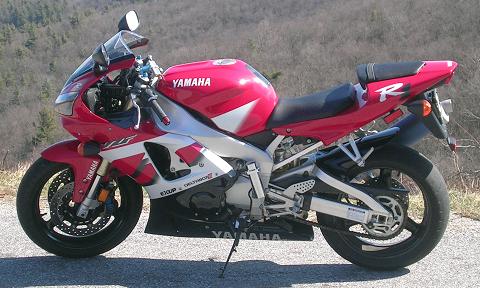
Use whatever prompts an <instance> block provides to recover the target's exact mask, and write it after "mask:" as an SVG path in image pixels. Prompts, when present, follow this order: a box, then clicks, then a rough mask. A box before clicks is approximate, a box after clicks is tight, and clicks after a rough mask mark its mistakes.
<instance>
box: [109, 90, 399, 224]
mask: <svg viewBox="0 0 480 288" xmlns="http://www.w3.org/2000/svg"><path fill="white" fill-rule="evenodd" d="M157 101H158V102H159V104H160V106H161V107H162V108H163V109H164V111H165V113H166V114H167V115H169V117H170V119H171V120H172V121H171V124H170V125H168V126H166V125H163V123H162V121H161V120H160V119H159V118H158V117H157V116H156V114H155V113H151V115H153V117H154V121H155V123H156V125H157V126H158V127H159V128H160V129H161V130H163V131H165V132H167V133H166V134H164V135H161V136H158V137H156V138H154V139H149V140H148V142H152V143H158V144H161V145H163V146H165V147H166V148H168V150H169V153H170V158H171V167H172V169H177V170H181V169H190V170H191V173H190V174H189V175H186V176H183V177H180V178H178V179H175V180H171V181H169V180H166V179H164V178H163V177H162V176H160V177H159V178H160V179H158V181H156V182H155V183H153V185H150V186H146V187H145V190H146V191H147V192H148V194H149V196H150V197H151V198H152V199H156V198H161V197H166V196H168V195H172V194H175V193H179V192H181V191H183V190H185V189H187V187H188V188H191V187H194V186H196V185H199V184H201V183H203V182H206V181H207V180H210V179H214V178H216V177H219V176H222V175H225V174H227V173H230V172H231V171H232V170H233V167H232V166H230V164H229V163H227V162H226V161H225V160H224V159H223V158H222V157H225V158H237V159H242V160H243V161H245V162H246V163H250V164H248V165H247V167H248V170H247V171H246V173H243V174H242V175H240V176H239V177H238V179H237V181H236V182H235V184H234V185H233V186H232V187H231V188H230V189H228V190H227V191H226V201H227V203H228V204H230V205H233V206H235V207H238V208H241V209H244V210H250V214H251V215H250V217H252V218H253V219H257V220H261V219H264V218H271V217H278V216H282V215H293V216H295V217H296V216H299V215H300V213H301V211H302V206H303V200H304V197H303V196H302V194H304V193H306V192H308V191H309V190H311V188H312V187H313V185H306V184H305V185H303V184H302V185H296V184H294V185H292V187H288V188H287V189H283V188H280V187H275V186H274V185H273V186H272V185H270V182H271V181H272V180H276V181H278V180H282V179H285V178H288V177H291V176H292V175H298V174H303V175H305V173H306V174H308V175H311V176H315V177H317V178H318V179H320V180H321V181H323V182H325V183H327V184H329V185H331V186H332V187H334V188H336V189H338V190H340V191H343V192H345V193H347V194H349V195H350V196H352V197H355V198H357V199H360V200H361V201H362V202H363V203H365V204H366V205H367V206H368V207H369V208H370V209H371V210H369V209H361V208H352V207H351V206H350V205H346V204H343V203H337V202H333V201H328V200H324V199H321V198H318V197H312V199H311V204H310V207H308V209H309V210H314V211H317V212H323V213H326V214H331V215H334V216H337V217H341V218H346V219H350V220H354V221H357V222H360V223H368V222H369V221H371V220H372V219H377V218H378V217H379V216H384V218H388V217H389V216H390V214H389V212H388V211H387V210H386V209H385V208H384V207H383V206H382V205H381V204H380V203H378V202H377V201H376V200H375V199H373V198H372V197H370V196H368V195H367V194H365V193H364V192H362V191H360V190H358V189H356V188H354V187H352V186H350V185H348V184H346V183H344V182H342V181H339V180H337V179H336V178H334V177H332V176H330V175H328V174H327V173H325V172H323V171H322V170H321V169H319V168H318V167H317V166H316V165H315V153H314V152H315V151H316V150H317V149H318V148H320V147H322V146H323V144H322V142H316V143H314V144H311V145H309V146H307V147H306V148H305V149H303V150H301V151H299V152H298V153H296V154H294V155H292V156H290V157H288V158H286V159H282V160H281V161H280V162H278V163H274V155H275V150H276V148H277V147H278V145H279V144H280V143H281V142H282V140H283V139H284V138H285V137H284V136H277V137H276V138H275V139H274V140H273V141H272V143H271V144H270V145H269V146H268V147H267V149H266V150H265V151H264V150H261V149H259V148H257V147H255V146H253V145H251V144H249V143H246V142H243V141H240V140H238V139H235V138H232V137H230V136H228V135H226V134H223V133H221V132H219V131H217V130H214V129H212V128H210V127H208V126H207V125H205V124H203V123H201V122H200V121H198V120H197V119H195V118H194V117H193V116H192V115H191V114H190V113H188V112H187V111H185V110H184V109H183V108H182V107H180V106H179V105H177V104H175V103H174V102H172V101H171V100H169V99H168V98H166V97H164V96H162V95H158V99H157ZM195 142H198V143H200V144H201V145H202V146H203V147H204V148H203V149H202V150H201V153H202V154H203V157H204V159H205V160H204V161H203V162H204V163H202V165H195V166H193V167H189V166H188V165H186V164H185V163H183V161H181V159H180V158H179V156H178V155H176V154H175V153H174V152H175V151H177V150H178V149H180V148H182V147H186V146H188V145H191V144H193V143H195ZM139 153H144V155H145V156H144V162H145V164H152V165H153V166H154V168H155V169H156V170H157V168H156V167H155V165H154V164H153V162H152V160H151V159H150V157H149V154H148V151H147V150H146V149H145V146H144V142H137V143H134V144H130V145H125V146H122V147H119V148H115V149H110V150H106V151H102V152H101V153H100V156H102V157H103V158H104V159H105V160H107V161H109V162H113V161H115V160H117V159H121V158H126V157H129V156H133V155H137V154H139ZM301 158H307V160H306V161H304V163H303V164H302V165H300V166H296V167H293V168H290V169H286V170H285V171H283V172H282V173H280V176H276V177H275V179H271V175H272V172H273V171H275V170H279V169H281V168H283V167H284V166H285V165H289V164H290V163H292V162H296V161H297V160H298V159H301ZM156 172H157V174H158V175H160V173H159V171H158V170H157V171H156ZM195 179H203V180H205V181H192V180H195ZM192 182H194V183H192ZM252 183H253V184H254V185H252ZM187 184H188V185H187ZM299 187H301V188H299ZM305 187H310V188H309V189H305ZM166 191H167V192H166ZM251 191H254V192H255V195H257V196H258V197H257V198H255V199H251V197H250V196H249V193H250V192H251ZM266 197H267V198H269V199H271V200H273V201H275V202H276V204H271V205H266V206H264V205H263V203H264V200H265V198H266ZM252 203H254V204H253V206H255V207H252ZM257 206H258V207H257ZM303 208H305V207H303Z"/></svg>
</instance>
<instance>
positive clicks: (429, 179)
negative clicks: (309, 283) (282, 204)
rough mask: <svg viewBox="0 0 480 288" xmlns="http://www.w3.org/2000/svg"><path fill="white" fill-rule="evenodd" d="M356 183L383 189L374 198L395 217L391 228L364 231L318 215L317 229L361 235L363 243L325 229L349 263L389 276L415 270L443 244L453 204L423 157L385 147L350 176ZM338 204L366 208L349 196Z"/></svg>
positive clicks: (368, 227) (369, 227) (367, 227)
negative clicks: (392, 271) (401, 270)
mask: <svg viewBox="0 0 480 288" xmlns="http://www.w3.org/2000/svg"><path fill="white" fill-rule="evenodd" d="M347 177H348V178H349V179H350V181H351V182H352V183H356V184H360V185H365V186H369V187H374V188H380V189H378V190H379V191H384V192H382V193H381V194H377V195H371V196H372V197H375V198H376V199H377V200H378V201H379V202H380V203H382V205H384V206H385V207H386V208H387V210H389V211H390V212H392V214H393V216H394V221H393V222H392V223H391V224H390V225H388V226H373V225H362V224H358V223H355V222H352V221H349V220H344V219H340V218H336V217H332V216H330V215H326V214H322V213H317V219H318V221H319V223H321V224H324V225H328V226H330V227H333V228H336V229H340V230H345V231H352V232H357V233H362V234H364V235H365V237H361V236H358V235H357V236H353V235H347V234H345V233H339V232H333V231H330V230H326V229H322V233H323V235H324V237H325V240H326V241H327V243H328V244H329V245H330V246H331V247H332V248H333V249H334V250H335V251H336V252H337V253H338V254H339V255H340V256H342V257H343V258H345V259H346V260H348V261H350V262H352V263H354V264H357V265H360V266H364V267H368V268H372V269H379V270H389V269H396V268H400V267H405V266H408V265H410V264H413V263H415V262H417V261H419V260H420V259H422V258H423V257H425V256H426V255H427V254H428V253H430V252H431V251H432V249H433V248H434V247H435V246H436V245H437V244H438V242H439V241H440V239H441V237H442V235H443V233H444V231H445V229H446V226H447V223H448V217H449V199H448V193H447V189H446V185H445V182H444V180H443V177H442V175H441V174H440V172H439V171H438V169H437V168H436V167H435V166H434V165H433V164H432V163H431V162H430V161H429V160H428V159H426V158H425V157H424V156H423V155H421V154H419V153H418V152H416V151H415V150H412V149H410V148H407V147H403V146H387V147H384V148H383V149H381V150H379V151H377V152H375V153H374V154H372V155H371V156H370V157H369V158H368V160H367V161H366V165H365V167H358V166H355V167H354V168H352V169H351V170H350V171H348V175H347ZM338 197H339V200H340V201H343V202H347V203H350V204H352V205H359V206H364V204H363V203H361V202H360V201H358V200H356V199H350V198H349V197H348V195H339V196H338Z"/></svg>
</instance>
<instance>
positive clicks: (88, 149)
mask: <svg viewBox="0 0 480 288" xmlns="http://www.w3.org/2000/svg"><path fill="white" fill-rule="evenodd" d="M77 152H78V154H80V155H81V156H94V155H97V154H98V153H100V145H98V144H97V143H95V142H91V141H90V142H86V143H80V144H78V146H77Z"/></svg>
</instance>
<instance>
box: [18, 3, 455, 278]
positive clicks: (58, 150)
mask: <svg viewBox="0 0 480 288" xmlns="http://www.w3.org/2000/svg"><path fill="white" fill-rule="evenodd" d="M138 26H139V21H138V17H137V14H136V12H134V11H130V12H128V13H127V14H126V15H125V16H124V17H123V18H122V20H121V21H120V23H119V25H118V28H119V32H118V33H117V34H116V35H115V36H113V37H112V38H111V39H110V40H108V41H106V42H105V43H104V44H102V45H100V46H98V48H96V49H95V50H94V52H93V54H92V55H91V56H90V57H88V58H87V59H86V60H85V61H84V62H83V63H82V64H81V65H80V66H79V67H78V69H77V70H76V71H75V72H74V73H73V74H72V75H71V76H70V78H69V79H68V80H67V82H66V84H65V86H64V87H63V89H62V91H61V93H60V95H59V96H58V98H57V99H56V101H55V110H56V111H57V112H58V113H59V114H60V117H61V122H62V125H63V127H64V128H65V129H66V130H67V131H68V132H69V133H70V134H71V135H72V136H74V137H75V138H76V139H73V140H67V141H63V142H60V143H57V144H55V145H53V146H51V147H49V148H47V149H46V150H45V151H43V152H42V153H41V157H40V158H39V159H38V160H37V161H36V162H35V163H33V165H32V166H31V167H30V169H29V170H28V172H27V173H26V175H25V176H24V178H23V180H22V182H21V184H20V187H19V191H18V195H17V211H18V217H19V220H20V223H21V225H22V227H23V229H24V230H25V232H26V233H27V235H28V236H29V237H30V238H31V239H32V240H33V241H34V242H35V243H36V244H37V245H38V246H40V247H41V248H43V249H45V250H46V251H48V252H51V253H53V254H56V255H61V256H65V257H90V256H94V255H98V254H100V253H104V252H106V251H108V250H110V249H112V248H114V247H115V246H117V245H118V244H119V243H120V242H122V241H123V240H124V239H125V238H126V237H127V236H128V235H129V233H130V232H131V231H132V229H133V228H134V226H135V225H136V223H137V221H138V219H139V216H140V213H141V211H142V201H143V193H142V188H143V189H145V191H146V192H147V193H148V196H149V197H150V214H149V219H148V224H147V226H146V231H145V232H146V233H152V234H158V235H168V236H178V237H212V238H232V239H234V241H233V242H234V243H233V246H232V250H231V251H230V254H229V256H228V258H227V262H226V263H225V267H226V264H227V263H228V260H229V259H230V256H231V254H232V252H233V251H234V250H235V248H236V246H237V245H238V243H239V240H240V239H250V240H300V241H311V240H313V238H314V233H313V227H319V228H320V229H321V231H322V233H323V236H324V237H325V239H326V241H327V243H328V244H329V245H330V246H331V247H332V248H333V249H334V250H335V251H336V252H337V253H338V254H340V255H341V256H342V257H344V258H345V259H347V260H348V261H351V262H352V263H355V264H358V265H361V266H365V267H369V268H374V269H394V268H398V267H403V266H406V265H410V264H412V263H414V262H416V261H418V260H420V259H422V258H423V257H425V256H426V255H427V254H428V253H429V252H430V251H431V250H432V249H433V248H434V247H435V246H436V245H437V243H438V242H439V240H440V238H441V237H442V235H443V233H444V231H445V228H446V226H447V222H448V216H449V199H448V193H447V189H446V186H445V182H444V180H443V178H442V175H441V174H440V173H439V171H438V169H437V168H436V167H435V165H434V164H432V163H431V162H430V161H429V160H428V159H427V158H425V157H424V156H423V155H421V154H420V153H418V152H416V151H415V150H413V149H412V148H410V146H412V145H413V144H415V143H417V142H418V141H419V140H421V139H422V138H423V137H424V136H425V135H427V133H430V132H431V133H432V134H433V135H434V136H435V137H437V138H439V139H446V140H447V141H448V143H449V145H450V147H451V149H452V150H454V149H455V140H454V139H453V138H451V137H449V136H448V134H447V129H446V123H447V122H448V120H449V116H448V113H450V112H451V111H452V102H451V100H444V101H440V100H439V96H438V94H437V90H436V88H437V87H439V86H441V85H444V84H448V83H449V82H450V80H451V79H452V77H453V74H454V71H455V69H456V68H457V63H455V62H453V61H414V62H401V63H385V64H376V63H369V64H362V65H359V66H358V67H357V74H358V81H359V83H358V84H355V85H352V84H351V83H346V84H342V85H339V86H337V87H334V88H331V89H328V90H326V91H321V92H317V93H314V94H312V95H307V96H303V97H298V98H281V99H279V98H277V95H276V94H275V90H274V88H273V87H272V85H271V84H270V83H269V81H268V80H267V79H266V78H265V77H264V76H263V75H262V74H261V73H259V72H258V71H257V70H255V69H254V68H253V67H252V66H250V65H248V64H246V63H245V62H243V61H241V60H236V59H217V60H207V61H202V62H195V63H189V64H182V65H177V66H173V67H170V68H168V69H167V70H166V71H163V70H162V69H160V68H159V66H158V65H157V64H156V63H155V61H154V60H153V58H152V57H151V56H148V57H145V58H142V57H140V56H135V55H134V54H133V52H132V50H133V49H134V48H137V47H140V46H144V45H146V44H147V42H148V39H147V38H145V37H143V36H140V35H138V34H136V33H134V32H132V31H134V30H135V29H136V28H137V27H138ZM404 114H408V115H405V117H402V116H404ZM380 118H381V119H383V121H384V122H385V123H387V124H390V123H393V122H395V124H394V125H389V126H390V127H389V128H388V129H385V130H383V131H381V132H377V131H366V130H363V129H362V127H364V126H365V125H366V124H369V123H371V122H372V121H374V120H378V119H380ZM396 120H399V121H396ZM344 137H345V138H344ZM341 139H347V140H345V142H344V143H341V142H340V141H339V140H341ZM409 208H410V209H409ZM313 212H315V213H313ZM315 214H316V219H315Z"/></svg>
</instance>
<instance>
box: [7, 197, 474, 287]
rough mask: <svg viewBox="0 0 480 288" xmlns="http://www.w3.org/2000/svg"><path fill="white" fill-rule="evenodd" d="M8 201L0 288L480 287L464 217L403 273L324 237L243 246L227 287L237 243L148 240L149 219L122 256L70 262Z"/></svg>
mask: <svg viewBox="0 0 480 288" xmlns="http://www.w3.org/2000/svg"><path fill="white" fill-rule="evenodd" d="M0 201H2V202H0V219H2V221H1V222H0V287H11V286H16V287H26V286H84V285H88V286H95V287H98V286H124V287H125V286H148V287H455V288H458V287H480V263H479V260H480V222H476V221H472V220H469V219H465V218H460V217H458V216H453V217H452V218H453V219H452V221H451V223H450V226H449V228H448V231H447V233H446V236H445V237H444V239H443V240H442V242H441V243H440V244H439V246H438V247H437V248H436V249H435V250H434V251H433V252H432V254H430V255H429V256H427V258H425V259H424V260H422V261H421V262H419V263H417V264H414V265H412V266H409V267H408V268H405V269H401V270H399V271H395V272H372V271H368V270H365V269H362V268H359V267H357V266H354V265H352V264H350V263H348V262H346V261H344V260H343V259H342V258H340V257H339V256H337V255H336V254H335V253H334V252H333V251H332V250H331V249H330V248H329V247H328V245H327V244H326V243H325V241H324V240H323V238H322V236H321V234H320V233H319V231H316V237H317V238H316V240H315V241H313V242H270V241H243V242H240V247H239V249H238V250H239V251H238V253H235V254H234V256H233V259H232V263H231V265H230V267H229V269H228V271H227V275H226V277H225V279H218V278H217V275H218V272H219V271H218V269H219V268H220V267H221V265H222V261H224V259H225V258H226V256H227V253H228V251H229V248H230V245H231V240H223V239H222V240H217V239H200V240H198V239H187V238H173V237H160V236H152V235H147V234H143V228H144V226H145V221H146V216H147V215H146V214H147V213H144V215H142V219H141V221H140V223H139V224H138V225H137V227H136V229H135V231H134V232H133V233H132V235H130V237H129V238H128V239H127V240H126V241H125V242H124V243H122V244H121V245H120V246H118V247H117V248H116V249H114V250H112V251H110V252H108V253H106V254H104V255H102V256H98V257H95V258H92V259H82V260H71V259H63V258H60V257H55V256H51V255H49V254H47V253H45V252H44V251H43V250H41V249H40V248H38V247H36V246H35V245H34V244H33V243H32V242H31V241H30V240H29V239H28V238H27V237H26V236H25V234H24V233H23V231H22V230H21V227H20V225H19V223H18V221H17V219H16V213H15V207H14V205H13V204H12V203H9V201H6V200H4V199H1V200H0Z"/></svg>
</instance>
